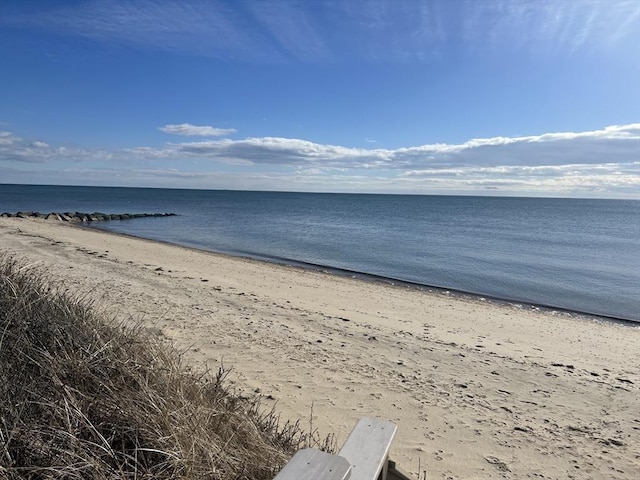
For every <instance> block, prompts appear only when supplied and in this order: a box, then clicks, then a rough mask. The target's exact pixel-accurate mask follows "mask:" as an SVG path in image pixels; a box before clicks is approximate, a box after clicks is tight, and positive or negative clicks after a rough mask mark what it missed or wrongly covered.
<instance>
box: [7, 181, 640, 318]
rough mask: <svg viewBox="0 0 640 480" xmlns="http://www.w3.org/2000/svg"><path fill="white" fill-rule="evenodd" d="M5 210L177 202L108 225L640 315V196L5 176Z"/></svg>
mask: <svg viewBox="0 0 640 480" xmlns="http://www.w3.org/2000/svg"><path fill="white" fill-rule="evenodd" d="M0 210H1V211H9V212H16V211H19V210H33V211H40V212H44V213H48V212H51V211H87V212H93V211H101V212H106V213H129V212H130V213H142V212H149V213H152V212H175V213H178V214H179V216H177V217H162V218H144V219H137V220H129V221H114V222H105V223H100V224H97V225H99V226H98V227H97V228H101V229H105V230H110V231H114V232H121V233H127V234H131V235H137V236H140V237H145V238H151V239H155V240H161V241H166V242H171V243H176V244H181V245H187V246H192V247H197V248H200V249H204V250H212V251H217V252H224V253H230V254H234V255H244V256H251V257H257V258H262V259H266V260H270V261H278V262H282V261H284V262H292V263H301V264H309V265H316V266H322V267H327V268H331V269H340V270H345V271H350V272H358V273H363V274H368V275H375V276H380V277H384V278H388V279H391V280H399V281H405V282H412V283H416V284H420V285H425V286H432V287H441V288H447V289H452V290H459V291H463V292H468V293H473V294H478V295H484V296H489V297H495V298H499V299H504V300H509V301H515V302H522V303H527V304H535V305H544V306H551V307H554V308H561V309H568V310H574V311H578V312H585V313H593V314H597V315H605V316H610V317H615V318H620V319H627V320H634V321H640V201H635V200H589V199H540V198H502V197H455V196H409V195H349V194H313V193H284V192H240V191H216V190H213V191H211V190H174V189H140V188H103V187H60V186H25V185H0ZM91 228H94V227H91Z"/></svg>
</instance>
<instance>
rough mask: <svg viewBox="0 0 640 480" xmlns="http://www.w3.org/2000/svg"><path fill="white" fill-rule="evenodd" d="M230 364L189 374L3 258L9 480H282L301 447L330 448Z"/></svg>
mask: <svg viewBox="0 0 640 480" xmlns="http://www.w3.org/2000/svg"><path fill="white" fill-rule="evenodd" d="M227 373H228V372H226V371H224V370H219V371H218V372H214V373H213V374H211V373H203V374H201V375H194V374H193V373H190V372H189V370H188V369H187V368H185V367H184V366H183V365H182V364H181V357H180V355H179V354H177V353H176V351H175V350H174V349H172V348H170V347H167V346H166V345H164V344H163V343H162V342H160V341H159V340H158V339H157V338H155V337H153V336H152V335H148V334H145V331H144V329H142V328H140V327H138V328H130V327H125V326H123V325H118V324H114V322H113V321H111V320H110V319H108V318H105V317H104V315H102V314H100V313H99V311H98V309H97V308H95V306H94V305H92V304H91V302H88V301H87V300H86V299H84V298H82V297H78V296H77V295H76V296H74V294H70V293H69V292H66V291H64V289H63V288H62V287H61V286H60V285H56V284H55V283H53V282H51V281H50V280H49V279H48V278H47V277H46V274H44V273H42V272H39V271H38V270H36V269H35V268H33V267H29V266H25V264H24V263H21V262H19V261H16V260H15V259H14V258H12V257H9V256H6V255H5V256H3V257H0V478H2V477H3V476H4V477H6V478H9V479H14V478H32V479H63V478H64V479H76V478H77V479H145V478H153V479H168V478H172V479H173V478H187V479H195V478H198V479H200V478H208V479H216V480H218V479H220V480H222V479H247V480H248V479H271V478H273V477H274V476H275V473H276V472H277V471H278V470H279V468H280V467H281V466H282V465H283V464H284V463H286V461H287V460H288V459H289V458H290V456H291V454H292V453H293V452H294V451H295V450H296V449H298V448H300V447H302V446H308V445H311V444H313V445H314V446H320V447H324V448H325V449H327V448H330V447H331V438H329V437H328V438H326V439H324V440H323V441H319V439H318V437H317V435H316V432H312V434H308V433H305V432H304V431H302V429H301V428H300V426H299V425H298V423H293V424H292V423H289V422H284V423H283V422H281V421H280V419H279V417H278V416H277V414H276V413H275V412H274V411H270V412H267V413H261V412H262V410H261V408H260V405H259V399H247V398H243V397H241V396H238V395H236V394H234V393H233V392H232V391H230V390H229V388H228V387H227V384H226V382H225V377H226V376H227ZM311 430H313V429H311ZM320 444H322V445H320Z"/></svg>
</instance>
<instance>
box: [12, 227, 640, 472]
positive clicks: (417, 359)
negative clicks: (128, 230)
mask: <svg viewBox="0 0 640 480" xmlns="http://www.w3.org/2000/svg"><path fill="white" fill-rule="evenodd" d="M0 250H1V251H7V252H12V253H16V254H18V255H20V256H22V257H23V258H26V259H28V261H30V262H33V263H35V264H37V265H42V266H43V267H46V268H47V269H49V270H50V271H51V272H52V274H53V275H54V276H56V277H57V278H59V279H61V280H63V281H64V284H65V286H66V287H67V288H69V289H73V290H74V291H80V292H83V293H85V294H86V295H87V296H89V297H91V298H96V299H99V300H100V304H101V305H104V306H105V309H106V310H107V311H108V313H109V314H110V315H112V316H116V317H118V318H122V319H126V318H132V319H137V320H139V319H142V321H143V322H145V324H147V325H149V326H150V327H153V328H156V329H158V331H160V332H161V333H162V334H163V335H165V336H167V337H168V338H170V339H172V341H174V342H176V343H177V345H178V346H180V347H181V348H183V349H185V355H186V357H187V359H188V360H189V361H190V362H192V363H193V364H194V366H197V367H202V366H203V365H207V366H209V367H210V368H216V367H217V366H218V365H220V364H222V363H224V365H225V366H227V367H232V368H233V373H232V375H231V377H232V379H233V380H234V382H235V384H236V386H237V388H238V389H239V390H242V391H245V392H247V393H253V392H259V393H261V394H263V395H265V396H266V398H265V403H266V402H272V403H273V404H275V405H276V408H277V409H278V410H279V411H281V412H282V416H283V418H290V419H293V420H296V419H300V421H301V423H302V424H303V425H307V424H308V422H309V417H310V416H311V414H313V426H314V427H316V428H318V429H319V430H320V432H321V433H329V432H334V433H335V434H336V435H337V437H338V443H339V444H340V443H341V442H342V441H344V439H345V438H346V436H347V434H348V432H349V430H350V429H351V427H352V426H353V424H355V422H356V420H357V419H358V418H359V417H361V416H365V415H372V416H378V417H381V418H385V419H388V420H391V421H393V422H395V423H397V424H398V427H399V431H398V435H397V437H396V440H395V441H394V444H393V447H392V457H393V458H394V459H395V460H396V461H397V462H398V464H399V465H400V466H401V467H402V468H403V469H405V470H407V471H410V472H412V473H414V474H415V475H416V476H417V474H418V472H419V471H425V470H426V472H427V474H428V478H430V479H432V478H512V479H524V478H557V479H564V478H602V479H605V478H606V479H632V478H639V477H640V373H639V372H640V355H638V352H640V329H639V328H637V327H629V326H625V325H621V324H615V323H611V322H606V321H599V320H596V319H589V318H586V317H579V316H572V315H569V314H566V313H561V312H552V311H541V310H536V309H532V308H529V307H523V306H518V305H509V304H505V305H502V304H496V303H493V302H488V301H483V300H482V299H479V298H469V297H459V296H456V295H451V294H449V295H447V294H446V293H444V292H425V291H419V290H416V289H413V288H407V287H404V286H393V285H388V284H383V283H375V282H369V281H364V280H360V279H353V278H347V277H340V276H336V275H330V274H326V273H323V272H319V271H312V270H305V269H302V268H298V267H288V266H283V265H274V264H269V263H264V262H259V261H255V260H249V259H242V258H234V257H229V256H225V255H218V254H212V253H207V252H201V251H197V250H193V249H188V248H183V247H178V246H173V245H167V244H162V243H158V242H151V241H148V240H142V239H136V238H132V237H126V236H120V235H113V234H107V233H104V232H100V231H97V230H95V229H91V228H83V227H70V226H67V225H63V224H60V223H58V222H51V221H44V220H36V219H0Z"/></svg>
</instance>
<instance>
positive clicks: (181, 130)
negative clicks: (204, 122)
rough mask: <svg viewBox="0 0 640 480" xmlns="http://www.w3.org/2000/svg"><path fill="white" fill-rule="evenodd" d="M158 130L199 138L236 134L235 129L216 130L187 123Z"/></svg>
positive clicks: (166, 126)
mask: <svg viewBox="0 0 640 480" xmlns="http://www.w3.org/2000/svg"><path fill="white" fill-rule="evenodd" d="M158 130H160V131H162V132H164V133H170V134H173V135H185V136H194V137H195V136H200V137H222V136H225V135H232V134H234V133H236V132H237V130H236V129H235V128H216V127H209V126H198V125H191V124H189V123H181V124H179V125H165V126H164V127H159V128H158Z"/></svg>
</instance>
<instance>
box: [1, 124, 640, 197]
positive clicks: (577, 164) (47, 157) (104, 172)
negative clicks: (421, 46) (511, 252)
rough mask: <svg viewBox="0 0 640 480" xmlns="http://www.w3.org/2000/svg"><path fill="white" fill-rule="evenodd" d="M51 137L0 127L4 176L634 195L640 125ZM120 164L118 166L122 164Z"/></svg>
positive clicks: (639, 172)
mask: <svg viewBox="0 0 640 480" xmlns="http://www.w3.org/2000/svg"><path fill="white" fill-rule="evenodd" d="M159 129H160V130H161V131H163V132H165V133H167V134H172V135H185V136H202V137H219V136H228V135H232V134H235V133H236V132H237V131H236V130H235V129H222V128H217V127H213V126H195V125H191V124H188V123H184V124H170V125H165V126H162V127H159ZM50 143H51V142H48V141H45V140H33V139H32V140H28V139H24V138H20V137H18V136H16V135H14V134H13V133H10V132H8V131H3V132H1V133H0V162H2V164H3V171H4V172H5V174H4V175H3V176H4V177H5V178H4V179H3V182H5V183H12V182H16V183H26V182H25V180H27V179H28V183H47V182H52V181H54V180H55V182H56V183H59V182H63V183H64V182H67V183H70V184H75V183H77V182H82V181H84V182H86V181H87V179H90V180H91V181H93V182H99V184H105V185H114V186H117V185H123V186H158V187H163V186H175V187H178V188H214V189H215V188H229V189H235V188H237V189H258V190H262V189H264V190H298V191H328V192H350V191H353V192H371V193H422V194H428V193H454V194H455V193H466V194H478V193H482V191H483V190H484V191H487V193H490V194H510V195H525V196H527V195H533V196H539V195H547V196H549V195H551V196H604V197H607V196H609V197H627V198H640V123H635V124H629V125H613V126H608V127H606V128H603V129H600V130H595V131H588V132H551V133H544V134H541V135H528V136H518V137H494V138H477V139H470V140H468V141H466V142H464V143H461V144H446V143H438V144H428V145H421V146H416V147H404V148H398V149H380V148H377V149H376V148H373V149H366V148H351V147H344V146H338V145H325V144H319V143H314V142H311V141H308V140H302V139H296V138H280V137H259V138H251V137H250V138H244V139H230V138H221V139H214V140H203V141H187V142H178V143H173V142H167V143H165V144H164V145H162V146H159V147H153V146H139V147H134V148H124V149H119V150H117V149H116V150H98V149H88V148H80V147H74V146H51V145H50ZM125 164H126V165H128V167H127V170H126V171H124V170H123V171H121V170H120V168H121V166H122V165H125ZM32 165H37V169H35V168H34V167H32ZM38 172H40V175H39V176H38Z"/></svg>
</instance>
